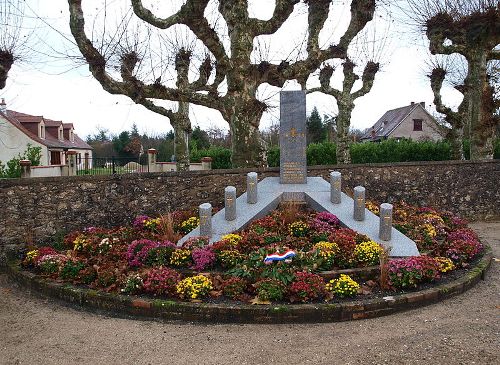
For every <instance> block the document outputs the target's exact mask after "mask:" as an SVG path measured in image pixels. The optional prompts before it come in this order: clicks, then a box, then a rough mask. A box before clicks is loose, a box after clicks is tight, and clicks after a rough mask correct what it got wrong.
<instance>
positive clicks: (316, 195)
mask: <svg viewBox="0 0 500 365" xmlns="http://www.w3.org/2000/svg"><path fill="white" fill-rule="evenodd" d="M341 194H342V198H341V203H340V204H334V203H332V202H331V201H330V184H329V183H328V182H327V181H325V180H324V179H323V178H321V177H308V178H307V184H280V180H279V178H278V177H268V178H265V179H263V180H262V181H261V182H259V183H258V201H257V203H255V204H248V203H247V196H246V193H244V194H242V195H241V196H239V197H238V198H237V199H236V209H237V214H236V219H235V220H232V221H227V220H226V219H225V211H224V209H222V210H221V211H219V212H217V213H216V214H215V215H214V216H213V217H212V237H211V239H210V242H216V241H218V240H220V239H221V237H222V236H224V235H225V234H228V233H231V232H235V231H239V230H241V229H244V228H245V227H246V226H248V224H250V223H251V222H252V221H253V220H254V219H259V218H262V217H264V216H265V215H267V214H268V213H269V212H271V211H272V210H273V209H276V207H277V206H278V204H279V203H280V202H281V201H286V200H289V199H293V198H296V199H299V200H305V201H306V202H307V203H308V204H309V206H310V207H311V208H312V209H314V210H316V211H318V212H322V211H328V212H330V213H332V214H335V215H336V216H337V217H338V218H339V220H340V221H341V222H342V224H343V225H345V226H346V227H349V228H351V229H354V230H355V231H357V232H359V233H362V234H365V235H367V236H368V237H369V238H370V239H372V240H373V241H375V242H378V243H379V244H381V245H384V246H385V247H387V248H389V249H390V254H389V255H390V256H391V257H405V256H417V255H419V252H418V249H417V245H416V244H415V242H414V241H412V240H411V239H410V238H408V237H407V236H405V235H403V234H402V233H401V232H399V231H398V230H396V229H395V228H392V232H391V239H390V240H389V241H383V240H381V239H380V238H379V221H380V218H379V217H378V216H376V215H375V214H373V213H372V212H370V211H369V210H368V209H366V211H365V219H364V220H363V221H356V220H354V218H353V209H354V200H353V199H352V198H351V197H349V196H348V195H346V194H344V193H341ZM199 235H200V233H199V228H196V229H195V230H193V231H191V232H190V233H189V234H187V235H186V236H184V237H183V238H182V239H181V240H180V241H179V243H178V244H179V245H180V244H182V243H183V242H185V241H186V240H187V239H189V238H191V237H196V236H199Z"/></svg>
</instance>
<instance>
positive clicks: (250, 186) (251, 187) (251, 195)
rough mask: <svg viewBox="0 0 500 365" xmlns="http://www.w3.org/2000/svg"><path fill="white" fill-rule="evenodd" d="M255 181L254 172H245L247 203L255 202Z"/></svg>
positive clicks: (256, 179) (255, 174)
mask: <svg viewBox="0 0 500 365" xmlns="http://www.w3.org/2000/svg"><path fill="white" fill-rule="evenodd" d="M257 183H258V177H257V173H256V172H249V173H248V174H247V203H248V204H255V203H257Z"/></svg>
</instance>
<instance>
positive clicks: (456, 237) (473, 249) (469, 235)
mask: <svg viewBox="0 0 500 365" xmlns="http://www.w3.org/2000/svg"><path fill="white" fill-rule="evenodd" d="M445 245H446V256H447V257H448V258H450V259H452V260H453V261H454V262H455V263H457V264H462V263H464V262H466V261H469V260H471V259H473V258H474V257H475V256H476V255H477V254H478V253H479V252H481V251H482V249H483V245H482V244H481V242H479V240H478V238H477V235H476V234H475V233H474V231H472V230H471V229H469V228H462V229H458V230H456V231H454V232H450V233H449V234H448V236H447V237H446V244H445Z"/></svg>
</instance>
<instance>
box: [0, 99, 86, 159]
mask: <svg viewBox="0 0 500 365" xmlns="http://www.w3.org/2000/svg"><path fill="white" fill-rule="evenodd" d="M28 144H30V145H31V146H33V147H41V149H42V158H41V161H40V164H41V165H42V166H50V165H52V166H53V165H64V164H66V162H67V161H66V153H67V152H68V151H75V152H76V154H77V162H78V163H81V162H82V161H83V160H84V158H85V154H86V153H87V154H88V156H90V157H91V156H92V147H91V146H89V145H88V144H87V143H86V142H85V141H83V140H82V139H81V138H80V137H78V136H77V135H76V133H75V131H74V127H73V124H71V123H63V122H61V121H55V120H50V119H47V118H44V117H43V116H34V115H29V114H25V113H20V112H16V111H13V110H7V107H6V104H5V100H3V99H2V102H1V103H0V161H2V162H3V163H4V164H5V163H6V162H7V161H9V160H11V159H12V158H14V157H17V156H18V155H19V154H21V155H22V154H23V153H24V152H25V151H26V148H27V146H28Z"/></svg>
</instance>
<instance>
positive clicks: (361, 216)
mask: <svg viewBox="0 0 500 365" xmlns="http://www.w3.org/2000/svg"><path fill="white" fill-rule="evenodd" d="M365 190H366V189H365V188H364V187H362V186H356V187H355V188H354V220H355V221H364V220H365Z"/></svg>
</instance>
